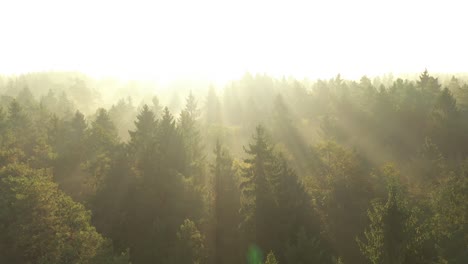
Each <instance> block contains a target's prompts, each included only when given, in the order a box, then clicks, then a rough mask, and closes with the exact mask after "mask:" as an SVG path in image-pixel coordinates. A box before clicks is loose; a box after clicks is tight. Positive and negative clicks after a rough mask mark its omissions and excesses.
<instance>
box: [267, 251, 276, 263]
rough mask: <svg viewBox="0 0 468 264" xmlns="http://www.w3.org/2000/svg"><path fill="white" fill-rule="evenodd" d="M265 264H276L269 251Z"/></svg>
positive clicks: (271, 252) (272, 254)
mask: <svg viewBox="0 0 468 264" xmlns="http://www.w3.org/2000/svg"><path fill="white" fill-rule="evenodd" d="M265 264H278V261H277V260H276V258H275V254H274V253H273V251H270V253H268V255H267V258H266V260H265Z"/></svg>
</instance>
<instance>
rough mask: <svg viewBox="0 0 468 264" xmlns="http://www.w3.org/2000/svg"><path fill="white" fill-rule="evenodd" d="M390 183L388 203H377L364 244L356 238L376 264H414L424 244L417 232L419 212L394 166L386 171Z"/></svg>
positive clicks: (366, 255) (385, 175)
mask: <svg viewBox="0 0 468 264" xmlns="http://www.w3.org/2000/svg"><path fill="white" fill-rule="evenodd" d="M383 173H384V177H387V180H388V185H387V188H388V195H387V200H386V202H385V203H382V202H380V201H374V202H373V203H372V209H371V210H369V211H368V216H369V220H370V225H369V227H368V228H367V229H366V231H364V241H362V240H361V239H359V238H358V239H357V242H358V244H359V247H360V249H361V253H362V254H363V255H364V256H365V257H366V258H367V259H368V260H369V261H370V262H372V263H374V264H377V263H379V264H386V263H392V264H393V263H414V262H412V261H411V256H412V255H413V254H415V252H417V250H418V248H417V246H418V243H421V241H420V238H419V237H418V234H417V230H418V229H419V223H418V219H417V211H416V209H413V208H411V207H410V206H409V204H408V201H407V200H406V198H405V196H404V193H403V190H402V187H401V186H400V185H399V184H398V182H397V177H398V174H397V173H398V172H396V171H395V169H394V168H393V167H391V166H387V167H385V168H384V171H383Z"/></svg>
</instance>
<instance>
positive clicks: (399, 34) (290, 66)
mask: <svg viewBox="0 0 468 264" xmlns="http://www.w3.org/2000/svg"><path fill="white" fill-rule="evenodd" d="M1 10H2V12H1V16H0V32H1V38H2V41H1V43H0V58H1V59H0V73H2V74H11V73H15V74H17V73H25V72H31V71H48V70H56V71H70V70H72V71H80V72H84V73H87V74H91V75H93V76H97V77H103V76H118V77H120V78H130V79H153V80H162V81H168V80H173V79H176V78H194V79H207V80H209V81H214V82H225V81H227V80H229V79H235V78H238V77H240V76H241V75H243V74H244V73H245V72H250V73H267V74H269V75H272V76H277V77H279V76H294V77H296V78H303V77H310V78H317V77H319V78H329V77H332V76H335V75H336V74H337V73H341V74H342V76H344V77H345V78H358V77H361V76H362V75H365V74H366V75H368V76H369V75H371V76H372V75H379V74H384V73H389V72H393V73H407V72H412V73H415V72H420V71H421V70H422V69H424V68H428V69H430V70H431V71H432V72H463V71H467V70H468V66H467V61H468V60H467V56H468V55H467V54H468V53H467V52H466V47H467V46H468V38H466V37H465V36H464V34H465V28H464V25H466V22H465V21H464V19H465V18H464V17H465V14H464V12H465V10H466V8H465V5H464V4H463V1H403V0H397V1H368V0H358V1H337V0H335V1H245V0H241V1H210V0H201V1H89V0H84V1H53V0H46V1H24V0H20V1H3V2H2V4H1Z"/></svg>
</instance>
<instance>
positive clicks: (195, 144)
mask: <svg viewBox="0 0 468 264" xmlns="http://www.w3.org/2000/svg"><path fill="white" fill-rule="evenodd" d="M199 115H200V113H199V110H198V107H197V102H196V100H195V97H194V96H193V95H192V93H191V92H190V94H189V96H188V98H187V102H186V105H185V109H184V110H182V112H181V113H180V118H179V122H178V130H179V133H180V135H181V137H182V140H183V143H184V147H185V149H186V151H185V154H186V156H185V164H186V165H185V169H184V170H183V173H184V174H185V175H186V176H189V177H194V178H195V181H196V182H197V183H201V182H203V181H204V180H205V179H204V173H205V168H204V165H203V164H204V160H205V156H204V155H203V146H202V144H201V142H202V138H201V136H200V129H199V123H198V118H199Z"/></svg>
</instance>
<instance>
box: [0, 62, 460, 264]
mask: <svg viewBox="0 0 468 264" xmlns="http://www.w3.org/2000/svg"><path fill="white" fill-rule="evenodd" d="M0 263H26V264H27V263H31V264H33V263H39V264H58V263H80V264H88V263H89V264H91V263H92V264H98V263H109V264H111V263H112V264H124V263H125V264H128V263H133V264H146V263H148V264H149V263H161V264H175V263H180V264H189V263H190V264H192V263H193V264H238V263H248V264H263V263H265V264H273V263H276V264H277V263H280V264H314V263H324V264H361V263H372V264H403V263H404V264H422V263H439V264H442V263H457V264H458V263H459V264H462V263H464V264H466V263H468V76H466V75H463V74H460V75H459V76H458V75H443V74H440V75H437V74H433V73H430V72H428V71H427V70H424V71H423V72H421V73H418V74H416V75H414V76H413V75H408V76H393V75H391V74H387V75H384V76H379V77H375V78H369V77H366V76H363V77H362V78H360V79H358V80H347V79H343V78H342V77H341V76H340V75H337V76H336V77H334V78H331V79H318V80H313V81H312V80H297V79H294V78H277V77H271V76H268V75H265V74H256V75H252V74H245V75H244V76H243V77H242V78H239V79H238V80H233V81H230V82H228V83H226V84H225V85H223V87H218V86H216V85H210V84H206V85H205V84H191V83H190V82H181V83H178V84H177V85H173V86H171V87H168V88H166V89H163V88H160V87H159V88H158V87H154V86H153V85H152V84H148V83H143V82H137V81H133V82H130V81H129V82H117V81H113V80H95V79H93V78H91V77H88V76H86V75H83V74H79V73H72V72H38V73H28V74H21V75H11V76H10V75H8V76H0Z"/></svg>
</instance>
